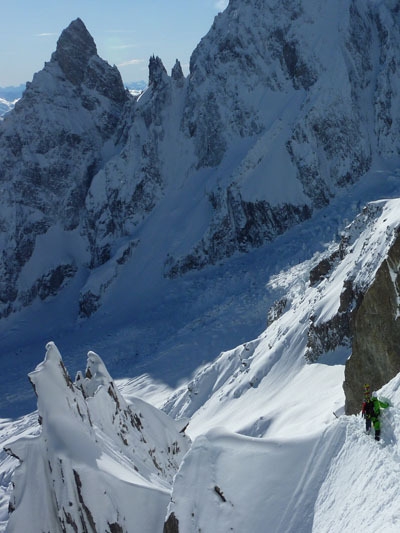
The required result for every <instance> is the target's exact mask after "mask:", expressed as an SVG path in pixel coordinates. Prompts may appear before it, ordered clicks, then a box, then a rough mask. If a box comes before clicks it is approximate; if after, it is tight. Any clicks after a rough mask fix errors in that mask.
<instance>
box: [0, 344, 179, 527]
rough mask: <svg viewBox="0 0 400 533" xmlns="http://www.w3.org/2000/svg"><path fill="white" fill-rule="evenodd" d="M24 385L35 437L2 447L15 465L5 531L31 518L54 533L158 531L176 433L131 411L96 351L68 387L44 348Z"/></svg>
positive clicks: (141, 406)
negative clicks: (28, 387) (31, 394)
mask: <svg viewBox="0 0 400 533" xmlns="http://www.w3.org/2000/svg"><path fill="white" fill-rule="evenodd" d="M29 379H30V381H31V382H32V384H33V387H34V389H35V391H36V394H37V396H38V416H39V424H40V433H39V434H38V435H36V436H33V437H29V438H20V439H19V440H17V441H16V442H11V443H8V444H7V445H6V449H7V451H8V453H10V454H11V455H12V456H13V457H15V458H17V459H18V460H19V461H20V462H21V464H20V466H19V467H18V468H17V470H16V473H15V476H14V480H13V483H14V486H15V489H14V491H13V495H12V497H11V500H10V509H11V511H12V513H11V515H10V519H9V522H8V525H7V531H8V532H12V531H15V532H17V531H22V530H24V529H25V528H26V525H27V523H28V521H29V524H30V528H31V530H32V531H51V532H52V533H56V532H58V531H60V532H61V531H64V532H67V531H71V532H77V531H82V532H83V531H96V532H100V531H111V532H117V531H119V532H122V531H124V532H125V531H126V532H128V531H133V530H137V531H143V532H145V531H148V532H149V533H153V532H154V531H160V530H161V528H162V524H163V520H164V516H165V510H166V505H167V503H168V501H169V492H170V484H171V482H172V478H173V476H174V474H175V473H176V470H177V469H178V467H179V464H180V462H181V459H182V457H183V455H184V454H185V453H186V450H187V448H188V444H189V440H188V439H187V437H185V436H184V435H183V433H181V432H180V429H182V428H179V429H178V426H177V424H175V422H174V421H173V420H171V419H169V418H168V417H167V416H166V415H165V414H164V413H162V412H160V411H158V410H157V409H155V408H153V407H151V406H150V405H148V404H146V403H145V402H143V401H141V400H137V401H135V402H134V403H133V404H131V405H128V404H127V403H126V402H125V400H124V399H123V397H122V396H121V394H120V393H119V391H118V389H117V387H116V386H115V384H114V382H113V380H112V379H111V377H110V376H109V374H108V372H107V370H106V368H105V366H104V363H103V362H102V360H101V359H100V358H99V356H97V355H96V354H94V353H93V352H90V353H89V354H88V364H87V368H86V372H85V377H84V376H83V375H82V374H81V373H79V374H78V375H77V379H76V381H75V383H74V382H72V380H71V378H70V377H69V375H68V373H67V371H66V368H65V366H64V364H63V362H62V360H61V356H60V354H59V352H58V350H57V348H56V346H55V345H54V344H53V343H49V344H48V345H47V351H46V357H45V360H44V362H43V363H41V364H40V365H39V366H38V367H37V368H36V370H35V371H34V372H31V373H30V375H29ZM28 517H29V519H28ZM133 524H135V525H134V529H133V526H132V525H133Z"/></svg>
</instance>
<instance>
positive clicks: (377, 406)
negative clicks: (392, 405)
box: [371, 392, 389, 440]
mask: <svg viewBox="0 0 400 533" xmlns="http://www.w3.org/2000/svg"><path fill="white" fill-rule="evenodd" d="M371 401H372V403H373V406H374V411H373V413H372V414H371V422H372V425H373V426H374V430H375V440H380V438H381V421H380V415H381V409H386V407H389V404H388V402H382V401H381V400H378V398H377V396H376V393H375V392H373V393H372V398H371Z"/></svg>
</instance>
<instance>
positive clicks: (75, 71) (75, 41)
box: [52, 18, 97, 85]
mask: <svg viewBox="0 0 400 533" xmlns="http://www.w3.org/2000/svg"><path fill="white" fill-rule="evenodd" d="M96 54H97V48H96V45H95V42H94V40H93V37H92V36H91V35H90V33H89V32H88V31H87V29H86V27H85V25H84V24H83V22H82V21H81V19H79V18H78V19H76V20H75V21H74V22H71V24H70V25H69V26H68V28H66V29H65V30H64V31H63V32H62V34H61V36H60V38H59V39H58V42H57V50H56V52H54V54H53V55H52V60H53V61H57V63H58V64H59V65H60V67H61V70H62V71H63V73H64V74H65V76H66V78H67V80H68V81H70V82H71V83H72V84H73V85H79V84H81V83H82V82H83V79H84V76H85V73H86V70H87V67H88V63H89V60H90V58H91V57H92V56H94V55H96Z"/></svg>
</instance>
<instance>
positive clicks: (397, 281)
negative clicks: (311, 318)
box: [343, 237, 400, 414]
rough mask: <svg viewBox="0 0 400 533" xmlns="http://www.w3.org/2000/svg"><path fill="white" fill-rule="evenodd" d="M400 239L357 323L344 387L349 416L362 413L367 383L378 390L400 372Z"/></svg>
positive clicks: (394, 246)
mask: <svg viewBox="0 0 400 533" xmlns="http://www.w3.org/2000/svg"><path fill="white" fill-rule="evenodd" d="M399 295H400V237H397V239H396V240H395V242H394V244H393V245H392V247H391V249H390V252H389V254H388V257H387V259H386V260H385V261H384V262H383V263H382V265H381V267H380V268H379V270H378V272H377V274H376V277H375V280H374V282H373V284H372V285H371V286H370V287H369V289H368V290H367V292H366V293H365V295H364V298H363V300H362V303H361V305H360V307H359V309H358V310H357V313H356V315H355V320H354V339H353V344H352V354H351V357H350V359H349V360H348V362H347V364H346V369H345V382H344V384H343V388H344V391H345V394H346V413H347V414H354V413H357V412H359V411H360V409H361V404H362V400H363V393H364V384H365V383H368V384H369V385H370V386H371V390H374V389H379V388H380V387H382V386H383V385H384V384H385V383H387V382H388V381H389V380H390V379H392V378H393V377H394V376H395V375H396V374H398V372H399V371H400V318H399Z"/></svg>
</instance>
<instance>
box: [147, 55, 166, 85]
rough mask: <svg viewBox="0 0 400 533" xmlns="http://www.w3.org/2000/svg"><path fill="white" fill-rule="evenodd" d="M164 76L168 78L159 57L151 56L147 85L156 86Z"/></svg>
mask: <svg viewBox="0 0 400 533" xmlns="http://www.w3.org/2000/svg"><path fill="white" fill-rule="evenodd" d="M166 78H168V74H167V71H166V70H165V67H164V65H163V62H162V61H161V59H160V58H159V57H158V56H157V57H156V56H151V57H150V60H149V86H153V87H158V86H160V85H161V84H162V82H163V79H166Z"/></svg>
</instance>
